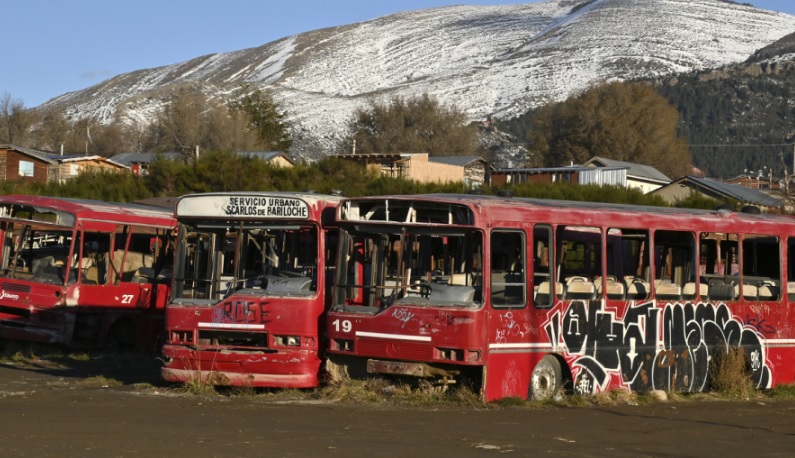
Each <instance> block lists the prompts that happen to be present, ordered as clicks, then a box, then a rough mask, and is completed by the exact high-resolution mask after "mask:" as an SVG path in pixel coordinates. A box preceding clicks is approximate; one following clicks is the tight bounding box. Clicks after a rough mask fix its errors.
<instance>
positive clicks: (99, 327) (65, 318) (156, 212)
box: [0, 195, 176, 348]
mask: <svg viewBox="0 0 795 458" xmlns="http://www.w3.org/2000/svg"><path fill="white" fill-rule="evenodd" d="M175 229H176V220H175V219H174V217H173V214H172V212H171V211H166V210H162V209H157V208H153V207H146V206H142V205H132V204H117V203H107V202H99V201H92V200H82V199H64V198H53V197H35V196H22V195H10V196H3V197H0V244H2V245H1V247H0V250H2V251H1V253H2V256H0V335H2V337H4V338H6V339H15V340H27V341H33V342H44V343H56V344H63V345H66V346H70V347H96V346H104V345H106V344H113V343H115V344H119V345H124V346H138V347H144V348H155V347H156V346H157V345H158V344H160V343H162V340H161V338H162V336H163V329H164V326H163V310H164V308H165V305H166V303H167V302H168V295H169V291H170V282H171V269H172V264H173V260H174V256H173V240H172V237H173V234H174V233H175V232H174V231H175Z"/></svg>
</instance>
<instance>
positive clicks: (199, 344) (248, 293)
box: [162, 192, 340, 388]
mask: <svg viewBox="0 0 795 458" xmlns="http://www.w3.org/2000/svg"><path fill="white" fill-rule="evenodd" d="M339 200H340V197H336V196H322V195H319V194H312V193H276V192H273V193H260V192H241V193H209V194H194V195H189V196H184V197H182V198H180V200H179V201H178V202H177V207H176V216H177V219H178V221H179V227H180V229H179V241H178V244H177V261H176V263H175V281H174V294H173V299H172V301H171V302H170V303H169V305H168V307H167V310H166V327H167V332H168V341H167V343H166V345H165V346H164V348H163V354H164V359H165V366H164V368H163V369H162V376H163V378H164V379H165V380H167V381H172V382H183V383H185V382H194V381H195V382H201V383H207V384H213V385H229V386H252V387H271V388H308V387H314V386H317V384H318V375H319V371H320V369H321V362H322V360H323V357H322V355H321V352H323V351H325V348H326V345H325V344H324V339H323V338H322V334H323V331H324V330H325V328H324V327H323V326H322V324H323V322H322V320H323V319H324V317H325V312H326V310H327V306H328V299H327V298H328V297H330V294H328V288H330V286H331V284H332V282H331V276H332V274H333V272H332V269H331V268H332V267H333V265H334V255H335V251H336V243H337V242H336V239H337V231H336V229H335V228H334V216H335V211H336V206H337V203H338V202H339Z"/></svg>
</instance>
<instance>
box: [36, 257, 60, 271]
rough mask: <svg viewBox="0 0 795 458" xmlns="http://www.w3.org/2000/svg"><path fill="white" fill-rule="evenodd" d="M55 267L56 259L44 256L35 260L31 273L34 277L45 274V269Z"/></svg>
mask: <svg viewBox="0 0 795 458" xmlns="http://www.w3.org/2000/svg"><path fill="white" fill-rule="evenodd" d="M53 265H55V258H54V257H53V256H42V257H40V258H34V259H33V261H32V262H31V272H32V273H33V275H37V274H40V273H43V271H44V269H45V268H46V267H49V266H53Z"/></svg>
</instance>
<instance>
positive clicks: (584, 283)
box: [565, 276, 596, 300]
mask: <svg viewBox="0 0 795 458" xmlns="http://www.w3.org/2000/svg"><path fill="white" fill-rule="evenodd" d="M565 296H566V299H585V300H591V299H596V287H595V286H594V284H593V282H591V281H590V280H588V278H586V277H579V276H577V277H569V278H567V279H566V288H565Z"/></svg>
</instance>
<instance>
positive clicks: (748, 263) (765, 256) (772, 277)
mask: <svg viewBox="0 0 795 458" xmlns="http://www.w3.org/2000/svg"><path fill="white" fill-rule="evenodd" d="M780 252H781V250H780V248H779V239H778V237H773V236H761V235H745V236H743V243H742V266H743V271H742V272H743V279H742V283H741V284H740V294H741V295H742V297H743V298H745V299H746V300H760V301H777V300H779V298H780V297H781V257H780Z"/></svg>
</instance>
